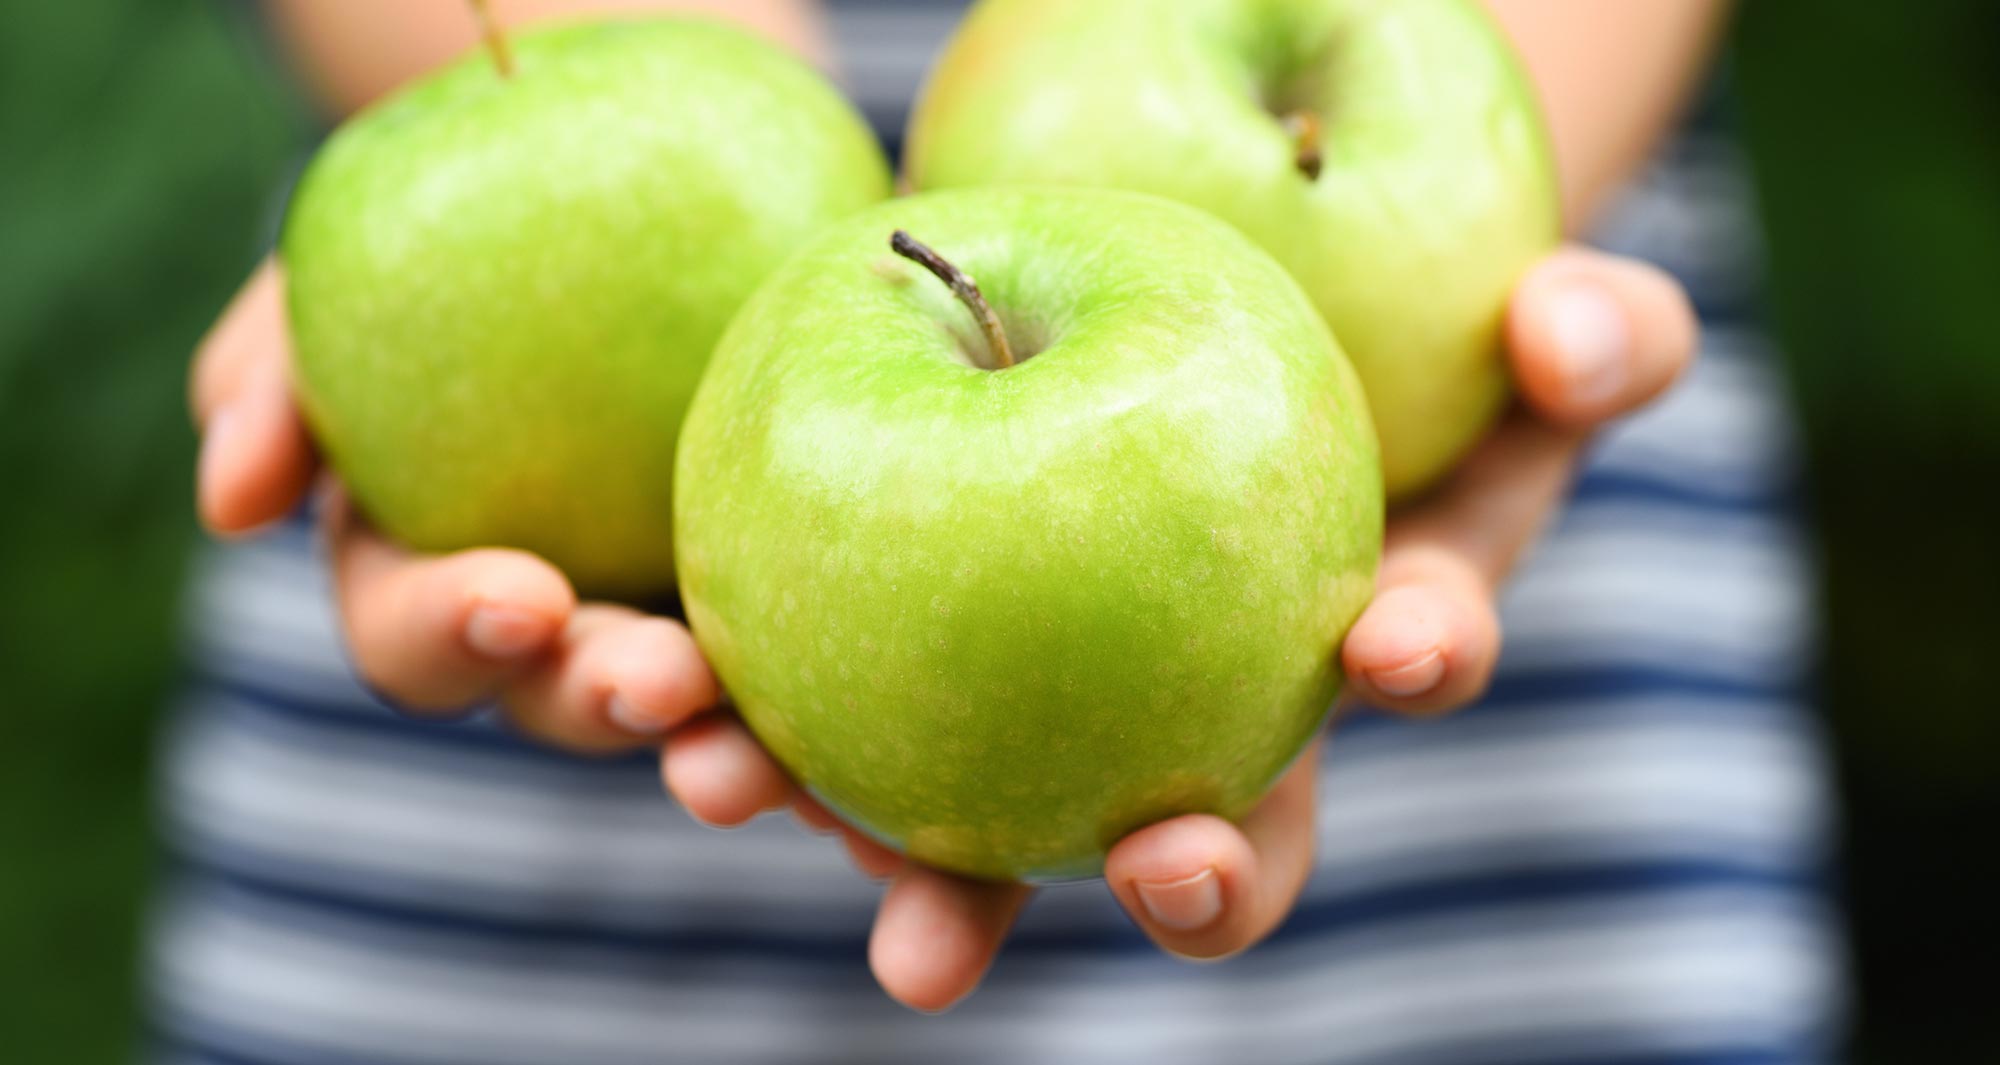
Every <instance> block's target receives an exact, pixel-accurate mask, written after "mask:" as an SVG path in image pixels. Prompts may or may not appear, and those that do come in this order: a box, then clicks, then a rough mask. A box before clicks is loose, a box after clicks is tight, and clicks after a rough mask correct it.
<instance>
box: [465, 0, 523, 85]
mask: <svg viewBox="0 0 2000 1065" xmlns="http://www.w3.org/2000/svg"><path fill="white" fill-rule="evenodd" d="M472 16H473V18H475V19H478V20H479V35H480V36H481V37H482V38H484V39H485V41H486V50H487V51H488V52H490V53H492V55H493V69H495V70H497V71H499V72H500V76H501V77H503V78H511V77H513V76H514V49H513V47H512V46H511V45H509V44H508V43H507V29H506V27H504V26H502V25H500V20H499V19H496V18H494V17H493V0H472Z"/></svg>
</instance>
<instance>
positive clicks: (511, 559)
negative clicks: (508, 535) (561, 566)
mask: <svg viewBox="0 0 2000 1065" xmlns="http://www.w3.org/2000/svg"><path fill="white" fill-rule="evenodd" d="M428 583H429V584H430V585H431V589H430V591H429V594H433V595H437V596H439V597H441V598H443V597H449V599H450V600H452V601H456V602H458V603H459V604H461V606H460V611H459V612H460V621H459V624H458V629H459V633H460V637H461V639H462V640H463V641H464V644H465V647H466V649H467V650H469V651H471V652H472V653H473V654H474V655H476V656H478V657H479V658H482V659H485V660H487V661H490V662H496V663H507V662H514V661H518V660H520V659H523V658H527V657H529V656H531V655H535V654H539V653H541V652H542V651H545V650H547V649H548V648H549V647H551V646H552V645H553V644H554V643H555V642H556V640H557V638H558V637H559V636H560V635H561V634H562V631H563V626H564V625H566V624H567V623H568V621H569V618H570V615H571V614H573V613H574V612H575V610H576V592H575V591H574V590H573V589H572V588H571V587H570V584H569V581H568V580H567V579H565V578H564V577H563V575H562V573H561V571H559V570H557V569H556V568H555V567H554V566H552V565H550V564H549V563H547V562H546V561H543V560H542V559H540V558H538V557H536V556H534V555H532V554H529V553H528V552H525V551H515V550H511V549H506V548H479V549H475V550H471V551H462V552H459V553H458V554H455V555H451V556H449V557H448V558H445V559H443V560H441V561H440V562H439V563H438V564H437V566H436V568H435V569H434V570H432V571H431V573H430V575H429V582H428Z"/></svg>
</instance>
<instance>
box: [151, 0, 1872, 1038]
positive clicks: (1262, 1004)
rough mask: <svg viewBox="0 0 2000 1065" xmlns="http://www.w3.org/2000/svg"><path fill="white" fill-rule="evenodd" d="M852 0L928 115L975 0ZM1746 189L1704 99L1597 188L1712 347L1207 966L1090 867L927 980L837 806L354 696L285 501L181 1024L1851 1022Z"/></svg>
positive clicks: (871, 65) (182, 817)
mask: <svg viewBox="0 0 2000 1065" xmlns="http://www.w3.org/2000/svg"><path fill="white" fill-rule="evenodd" d="M833 8H834V13H835V22H834V25H835V29H836V34H837V39H838V41H839V43H840V45H841V46H842V56H843V69H844V72H845V76H846V78H847V80H848V83H849V89H850V91H851V92H852V93H853V95H854V96H855V98H856V99H857V100H858V102H859V103H860V104H861V106H862V108H863V109H864V111H865V112H866V113H867V115H868V116H869V118H870V119H871V120H872V121H873V122H874V123H875V124H876V125H877V127H878V128H880V129H883V130H889V131H893V130H898V129H900V128H901V126H902V120H903V117H904V113H905V109H906V108H907V106H908V102H909V99H910V97H911V94H912V91H913V87H914V84H915V81H916V79H917V78H919V77H920V76H921V74H922V71H923V68H924V66H925V64H926V63H927V61H928V59H929V57H930V55H931V54H932V53H933V51H934V50H935V48H936V46H937V44H938V43H939V41H941V40H942V38H943V37H944V35H945V34H946V33H947V32H948V31H949V29H950V27H951V25H952V23H953V21H954V20H955V18H956V16H957V5H954V4H926V3H920V2H916V0H872V2H865V3H863V2H854V3H847V4H835V5H833ZM892 147H893V144H892ZM1746 203H1747V200H1746V198H1745V196H1744V194H1743V189H1742V185H1741V182H1740V179H1739V176H1738V174H1737V171H1736V167H1735V162H1734V158H1733V156H1732V154H1731V152H1730V149H1729V148H1728V146H1727V143H1726V142H1725V141H1723V140H1721V139H1719V138H1716V137H1714V136H1712V135H1707V134H1701V133H1694V134H1690V135H1689V136H1687V137H1685V138H1683V139H1682V140H1681V141H1680V142H1678V143H1677V144H1676V145H1675V146H1674V147H1673V148H1672V149H1671V150H1670V151H1668V152H1667V153H1665V154H1664V155H1663V157H1662V158H1661V159H1660V161H1659V162H1658V164H1657V165H1656V166H1655V167H1654V168H1653V169H1652V170H1651V171H1650V172H1649V173H1648V175H1647V176H1646V177H1645V178H1644V179H1643V180H1641V181H1639V182H1637V183H1636V184H1635V186H1634V188H1633V189H1632V190H1631V191H1630V193H1629V194H1628V195H1627V196H1626V197H1625V198H1624V200H1623V201H1622V203H1621V204H1620V205H1619V206H1618V207H1617V208H1616V209H1615V210H1614V211H1613V212H1612V214H1611V216H1610V218H1609V219H1608V221H1607V223H1606V225H1605V227H1604V229H1603V231H1602V233H1601V234H1600V239H1599V243H1601V244H1604V245H1606V246H1608V247H1610V248H1612V249H1614V250H1617V251H1622V252H1626V253H1629V254H1636V255H1640V256H1642V257H1645V258H1648V259H1651V260H1652V261H1654V262H1657V263H1660V264H1661V265H1663V266H1665V267H1667V268H1668V269H1670V270H1672V271H1674V272H1675V273H1676V274H1677V275H1678V276H1680V277H1681V278H1682V280H1683V281H1684V282H1686V283H1687V285H1688V286H1689V288H1690V289H1691V291H1692V292H1693V293H1694V295H1695V297H1696V301H1697V305H1698V307H1699V308H1700V309H1701V311H1702V313H1703V316H1704V319H1705V322H1706V336H1705V350H1704V351H1703V355H1702V359H1701V361H1700V363H1699V364H1698V365H1697V367H1696V368H1695V369H1694V370H1693V371H1692V372H1691V374H1690V376H1689V378H1688V380H1687V381H1686V382H1685V383H1684V384H1683V385H1682V386H1681V387H1680V388H1679V389H1678V390H1677V391H1676V392H1674V393H1673V394H1672V395H1671V396H1670V397H1669V398H1668V399H1666V400H1665V401H1664V402H1662V403H1661V404H1660V405H1658V406H1657V407H1656V408H1654V409H1652V410H1649V411H1647V412H1645V413H1644V414H1642V415H1640V416H1638V417H1636V418H1634V419H1632V420H1630V421H1629V422H1627V423H1624V424H1621V425H1619V426H1617V427H1616V428H1614V429H1612V430H1611V431H1609V432H1607V433H1606V434H1604V436H1603V437H1602V438H1601V440H1600V441H1599V442H1598V443H1597V445H1596V446H1595V447H1594V449H1593V451H1592V452H1591V455H1590V457H1589V460H1588V463H1587V466H1586V468H1585V469H1584V471H1583V473H1582V475H1581V477H1580V478H1579V480H1578V482H1577V485H1576V488H1575V490H1574V493H1573V498H1572V499H1571V500H1570V501H1569V503H1568V505H1567V507H1566V508H1565V509H1564V511H1563V512H1562V514H1561V515H1560V517H1559V519H1558V520H1557V521H1556V522H1555V524H1554V525H1553V527H1552V528H1551V530H1550V532H1549V533H1548V535H1547V536H1546V537H1545V539H1544V541H1543V543H1542V544H1541V546H1540V547H1539V548H1538V549H1537V550H1536V551H1535V552H1534V554H1533V556H1532V557H1531V558H1530V559H1529V561H1528V562H1527V563H1526V564H1525V566H1524V567H1523V569H1522V571H1521V572H1520V573H1519V575H1518V576H1517V578H1516V579H1515V580H1514V581H1513V583H1512V584H1511V586H1510V588H1509V590H1508V592H1507V593H1506V597H1505V600H1504V604H1503V612H1502V613H1503V619H1504V623H1505V626H1506V632H1507V646H1506V651H1505V654H1504V656H1503V659H1502V662H1501V666H1500V670H1499V674H1498V676H1497V679H1496V681H1495V683H1494V686H1493V690H1492V693H1491V695H1490V696H1489V697H1487V698H1486V699H1484V700H1483V701H1482V702H1481V703H1480V704H1479V705H1478V706H1476V707H1474V708H1472V709H1470V710H1468V711H1466V712H1464V713H1462V714H1459V715H1456V716H1454V717H1452V718H1449V719H1446V720H1442V721H1434V722H1414V721H1403V720H1395V719H1391V718H1388V717H1385V716H1380V715H1371V714H1367V713H1363V714H1360V715H1358V716H1356V717H1354V718H1352V719H1350V720H1348V721H1346V722H1344V723H1343V724H1342V725H1341V727H1340V729H1339V730H1338V732H1337V734H1336V736H1335V738H1334V742H1332V743H1330V744H1328V745H1327V752H1326V755H1325V758H1326V761H1327V765H1326V769H1325V774H1324V777H1323V783H1322V786H1321V790H1320V795H1319V803H1320V811H1319V820H1318V830H1319V856H1318V864H1317V869H1316V872H1315V874H1314V876H1313V878H1312V880H1311V882H1310V883H1309V885H1308V887H1307V888H1306V891H1305V894H1304V896H1303V897H1302V898H1301V900H1300V901H1299V904H1298V907H1297V909H1296V910H1295V911H1294V913H1293V914H1292V916H1291V918H1290V920H1289V921H1288V922H1287V923H1286V924H1285V925H1284V926H1283V927H1282V928H1281V929H1280V930H1279V931H1278V932H1277V933H1276V934H1275V935H1274V936H1273V937H1272V938H1271V940H1270V941H1269V942H1268V943H1266V944H1265V945H1263V946H1261V947H1259V948H1257V949H1255V950H1253V951H1251V952H1249V953H1248V954H1246V955H1244V956H1242V957H1240V958H1237V959H1235V960H1232V961H1230V962H1227V963H1224V964H1219V965H1208V966H1191V965H1187V964H1185V963H1181V962H1178V961H1175V960H1172V959H1169V958H1167V957H1164V956H1163V955H1161V954H1160V953H1159V952H1158V951H1157V950H1156V949H1155V948H1153V947H1152V946H1151V945H1150V944H1149V943H1148V942H1147V941H1146V939H1145V938H1144V937H1143V935H1141V934H1140V933H1139V932H1138V931H1137V930H1136V929H1135V928H1133V926H1132V925H1131V924H1130V923H1129V921H1127V920H1126V919H1125V918H1124V917H1123V916H1122V915H1121V914H1120V913H1119V912H1118V911H1117V908H1116V906H1115V905H1114V903H1113V902H1112V901H1111V899H1110V898H1109V896H1108V893H1107V892H1105V891H1104V890H1103V888H1102V887H1101V886H1100V885H1095V884H1078V885H1066V886H1062V887H1057V888H1053V889H1049V890H1045V891H1043V892H1041V893H1040V894H1039V895H1038V897H1037V899H1036V901H1035V902H1034V904H1033V905H1032V906H1031V907H1030V909H1029V910H1028V912H1027V914H1026V915H1025V916H1024V917H1023V919H1022V921H1021V924H1020V927H1019V929H1018V931H1017V932H1016V933H1015V935H1014V936H1013V937H1012V938H1011V939H1010V940H1009V943H1008V946H1007V948H1006V950H1005V952H1004V953H1003V955H1002V957H1001V959H1000V961H999V963H998V964H997V965H996V967H995V969H994V971H993V973H992V974H991V976H990V977H989V978H988V980H987V982H986V984H985V986H984V987H983V988H982V990H981V991H980V992H978V993H977V994H976V995H974V996H973V998H972V999H970V1000H968V1001H967V1002H966V1003H965V1004H963V1005H961V1006H960V1007H958V1008H957V1009H956V1010H954V1011H953V1012H952V1013H950V1014H948V1015H945V1016H942V1017H925V1016H919V1015H916V1014H912V1013H909V1012H907V1011H905V1010H903V1009H901V1008H899V1007H897V1006H895V1005H893V1004H892V1003H890V1002H889V1001H888V1000H887V998H886V997H884V996H883V995H882V994H881V992H880V991H879V990H878V989H877V988H875V987H874V985H873V983H872V980H871V978H870V976H869V973H868V969H867V965H866V938H867V932H868V927H869V922H870V919H871V916H872V913H873V909H874V905H875V902H876V896H877V893H878V890H879V889H878V888H876V887H875V886H873V885H872V884H870V883H869V882H867V881H865V880H864V879H862V878H861V877H859V876H858V875H856V874H855V873H853V872H852V871H851V870H850V869H848V868H847V867H846V864H845V861H844V858H843V857H842V855H841V854H840V853H839V852H838V849H837V848H835V847H832V846H829V845H827V844H826V842H825V841H824V840H818V839H814V838H811V837H809V836H807V835H806V834H805V833H804V832H803V831H802V830H800V829H798V828H797V827H796V826H794V825H792V824H790V823H788V822H786V821H784V820H782V819H778V818H769V819H766V820H764V821H761V822H759V823H757V824H754V825H752V826H751V827H749V828H747V829H744V830H740V831H738V832H734V833H720V832H715V831H711V830H708V829H705V828H702V827H700V826H698V825H696V824H695V823H694V822H692V821H691V820H690V819H688V818H687V817H686V816H685V815H684V814H683V813H681V812H680V811H679V810H678V809H676V808H675V807H674V806H673V805H672V804H671V802H670V801H669V800H668V799H667V798H665V797H664V796H663V795H662V794H661V792H660V788H659V784H658V777H657V774H656V769H655V766H654V765H653V764H652V761H651V760H650V759H649V758H642V757H634V758H629V759H617V760H610V761H603V760H582V759H575V758H570V757H567V756H564V755H560V754H556V753H552V752H549V751H546V750H542V749H540V748H537V747H535V746H533V745H531V744H529V743H528V742H526V741H524V740H521V739H518V738H516V737H514V736H512V735H510V734H509V733H508V732H507V731H506V730H505V729H504V727H502V726H501V725H500V724H498V723H497V722H495V721H494V720H493V719H492V718H491V717H490V716H485V715H475V716H473V717H471V718H469V719H467V720H464V721H460V722H451V723H436V722H429V723H427V722H418V721H413V720H409V719H406V718H403V717H400V716H398V715H396V714H395V713H393V712H392V711H390V710H389V709H387V708H386V707H384V706H382V705H381V704H379V703H378V702H376V701H375V700H374V699H372V698H370V697H369V695H368V694H367V693H366V692H364V691H363V690H362V689H361V688H360V687H359V686H358V685H357V683H356V681H355V680H354V678H353V676H352V674H351V672H350V670H349V668H348V666H347V664H346V662H345V660H344V658H343V656H342V652H341V649H340V646H339V642H338V636H337V629H336V626H335V622H334V618H333V614H332V612H331V609H330V606H329V603H328V599H327V589H326V577H325V574H324V567H323V565H322V563H321V560H320V559H319V558H317V557H316V555H315V551H314V545H313V544H312V542H311V539H310V536H309V534H308V532H307V531H306V529H305V527H304V526H303V525H302V524H293V525H289V526H286V527H285V528H282V529H280V530H279V531H277V532H275V533H273V534H271V535H269V536H267V537H264V538H262V539H260V540H257V541H253V542H250V543H245V544H240V545H231V546H224V547H216V548H214V549H212V550H211V551H209V553H208V555H207V557H206V558H205V560H204V563H203V565H202V566H201V571H200V574H199V577H198V581H197V584H196V587H195V592H194V595H193V596H192V605H191V613H192V618H191V631H192V633H193V636H192V640H191V648H190V652H191V656H192V659H193V661H194V662H195V669H194V671H193V675H194V678H195V680H194V682H193V683H192V684H191V685H190V687H189V689H188V690H187V692H186V693H185V698H184V700H183V705H182V706H181V707H180V708H179V716H178V719H177V720H178V722H179V724H178V727H177V728H176V729H175V730H174V731H173V733H172V737H171V740H170V742H169V744H168V747H167V750H166V752H165V757H166V771H165V773H164V774H163V780H164V785H163V786H164V794H163V796H162V803H163V808H164V810H165V811H166V815H165V816H166V822H167V828H168V832H169V835H170V839H171V842H172V848H173V853H174V856H175V862H174V875H173V877H172V882H171V887H170V889H169V890H168V891H167V892H165V893H164V895H163V897H162V900H161V903H160V906H159V909H158V913H157V916H156V919H155V922H154V929H155V935H154V949H153V952H152V979H151V987H152V994H153V1004H154V1014H155V1017H156V1019H157V1024H156V1030H157V1033H158V1041H157V1046H156V1050H157V1053H156V1055H155V1058H156V1060H159V1061H162V1062H177V1063H178V1062H185V1063H194V1062H202V1063H210V1065H475V1063H476V1065H642V1063H644V1065H656V1063H664V1062H700V1063H748V1062H773V1063H776V1062H785V1063H800V1062H827V1063H840V1062H854V1063H868V1065H892V1063H904V1062H909V1063H915V1062H941V1061H950V1062H966V1063H981V1062H994V1063H1001V1062H1008V1063H1017V1062H1036V1063H1067V1062H1078V1063H1082V1062H1092V1063H1097V1062H1106V1063H1108V1062H1120V1063H1123V1062H1132V1063H1138V1062H1145V1063H1161V1065H1165V1063H1179V1062H1186V1063H1189V1065H1223V1063H1228V1065H1261V1063H1279V1062H1300V1063H1305V1062H1313V1063H1383V1065H1388V1063H1395V1065H1538V1063H1549V1065H1555V1063H1594V1065H1656V1063H1657V1065H1668V1063H1685V1065H1766V1063H1770V1065H1779V1063H1785V1065H1791V1063H1806V1062H1818V1061H1825V1060H1828V1059H1829V1057H1830V1054H1831V1051H1830V1049H1829V1047H1830V1045H1831V1041H1832V1038H1833V1036H1834V1035H1835V1034H1836V1019H1837V1016H1838V1012H1839V1007H1840V1003H1841V995H1842V982H1841V968H1840V952H1839V944H1838V941H1837V939H1836V937H1835V933H1834V931H1833V929H1834V922H1833V921H1832V920H1831V914H1830V912H1829V909H1828V902H1827V898H1826V891H1825V885H1824V882H1823V877H1822V867H1823V865H1824V862H1825V860H1826V855H1825V851H1824V848H1825V841H1826V838H1827V823H1826V822H1827V818H1828V816H1829V800H1828V794H1827V773H1826V766H1825V764H1824V760H1823V755H1822V748H1821V744H1820V739H1819V737H1818V735H1817V733H1816V731H1815V729H1814V726H1813V724H1812V720H1811V717H1810V713H1809V708H1808V706H1807V705H1806V703H1805V701H1804V695H1803V693H1804V690H1805V688H1804V682H1805V679H1806V678H1805V674H1804V672H1803V669H1804V666H1805V664H1806V663H1807V662H1808V661H1809V651H1810V640H1811V636H1812V618H1813V613H1814V612H1813V609H1812V608H1813V604H1812V602H1811V599H1810V594H1809V585H1808V582H1807V579H1806V559H1807V554H1806V545H1805V543H1804V542H1803V541H1802V539H1801V537H1800V534H1799V532H1798V530H1797V528H1796V527H1795V525H1794V523H1793V521H1792V518H1791V515H1790V508H1789V507H1788V506H1787V501H1788V496H1789V494H1790V492H1791V490H1792V488H1791V484H1792V482H1791V466H1790V463H1791V441H1790V436H1789V432H1788V429H1787V425H1786V422H1785V419H1784V416H1783V414H1782V411H1781V408H1780V406H1779V393H1778V387H1777V383H1776V381H1775V380H1774V377H1773V372H1772V368H1771V366H1772V359H1771V356H1770V352H1769V351H1768V349H1767V346H1766V344H1765V342H1764V340H1763V339H1762V338H1761V337H1760V335H1759V334H1758V333H1757V332H1756V331H1755V329H1754V328H1753V327H1752V325H1751V317H1750V307H1751V305H1752V303H1753V301H1754V297H1755V292H1754V287H1753V284H1752V281H1753V279H1754V276H1755V272H1756V256H1755V248H1754V245H1753V243H1752V240H1751V236H1750V234H1751V233H1752V232H1753V230H1754V227H1753V226H1752V224H1751V220H1750V218H1749V217H1748V215H1747V213H1746V210H1747V209H1746Z"/></svg>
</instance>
